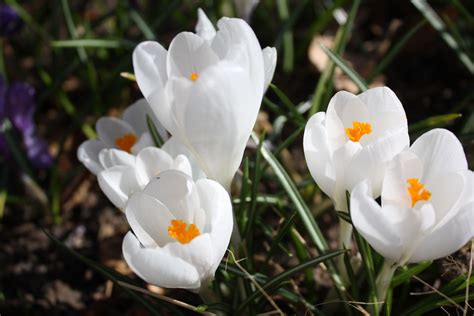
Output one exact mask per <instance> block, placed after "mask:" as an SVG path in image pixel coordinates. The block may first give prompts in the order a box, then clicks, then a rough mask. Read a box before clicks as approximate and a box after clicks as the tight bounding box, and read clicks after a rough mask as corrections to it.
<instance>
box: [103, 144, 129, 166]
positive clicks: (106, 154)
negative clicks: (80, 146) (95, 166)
mask: <svg viewBox="0 0 474 316" xmlns="http://www.w3.org/2000/svg"><path fill="white" fill-rule="evenodd" d="M99 161H100V163H101V164H102V166H103V168H105V169H107V168H111V167H113V166H134V165H135V156H133V155H131V154H129V153H127V152H126V151H123V150H120V149H115V148H104V149H102V150H101V151H100V153H99Z"/></svg>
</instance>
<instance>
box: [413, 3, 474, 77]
mask: <svg viewBox="0 0 474 316" xmlns="http://www.w3.org/2000/svg"><path fill="white" fill-rule="evenodd" d="M411 3H412V4H413V5H414V6H415V7H416V8H417V9H418V10H419V11H420V12H421V14H423V16H424V17H425V19H426V20H428V22H429V23H430V24H431V26H432V27H433V28H434V29H435V30H436V31H438V33H439V34H440V35H441V38H442V39H443V40H444V41H445V42H446V44H447V45H448V46H449V47H450V48H451V49H452V50H454V51H455V52H456V54H457V56H458V58H459V60H460V61H461V62H462V63H463V64H464V66H466V68H467V70H468V71H469V72H470V73H471V74H474V64H473V63H472V60H471V59H470V58H469V56H468V55H467V54H466V53H465V52H464V51H462V50H461V46H460V45H459V43H458V42H457V41H456V39H455V38H454V37H453V35H451V34H450V33H449V32H448V31H447V29H446V24H445V23H444V22H443V20H442V19H441V18H440V17H439V15H438V14H437V13H436V11H435V10H434V9H433V8H432V7H431V6H430V5H429V3H428V2H427V1H426V0H411Z"/></svg>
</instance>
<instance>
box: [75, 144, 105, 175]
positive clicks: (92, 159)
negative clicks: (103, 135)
mask: <svg viewBox="0 0 474 316" xmlns="http://www.w3.org/2000/svg"><path fill="white" fill-rule="evenodd" d="M104 148H105V144H104V143H103V142H102V141H101V140H99V139H94V140H86V141H85V142H83V143H82V144H81V145H80V146H79V148H78V149H77V159H78V160H79V161H80V162H82V163H83V164H84V166H85V167H86V168H87V169H88V170H89V171H90V172H92V173H93V174H97V173H98V172H100V171H101V170H103V169H104V168H103V167H102V165H101V164H100V161H99V153H100V151H101V150H102V149H104Z"/></svg>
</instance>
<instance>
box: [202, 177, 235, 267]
mask: <svg viewBox="0 0 474 316" xmlns="http://www.w3.org/2000/svg"><path fill="white" fill-rule="evenodd" d="M196 187H197V190H198V192H199V198H200V201H201V208H202V209H204V210H205V211H206V228H205V231H210V237H211V241H212V244H213V247H214V252H215V261H214V264H213V268H212V269H213V271H215V270H216V269H217V266H218V265H219V263H220V261H221V260H222V258H223V257H224V255H225V252H226V250H227V247H228V245H229V241H230V237H231V234H232V229H233V217H232V203H231V201H230V198H229V194H228V193H227V191H226V190H225V189H224V188H223V187H222V186H221V185H219V184H218V183H217V182H215V181H212V180H209V179H202V180H199V181H197V182H196Z"/></svg>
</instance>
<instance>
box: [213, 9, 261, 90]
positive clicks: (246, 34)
mask: <svg viewBox="0 0 474 316" xmlns="http://www.w3.org/2000/svg"><path fill="white" fill-rule="evenodd" d="M217 27H218V28H219V31H218V32H217V34H216V36H215V37H214V40H213V41H212V45H211V46H212V49H213V50H214V51H215V52H216V54H217V56H218V57H219V58H220V59H221V60H222V59H226V58H227V55H228V54H229V53H230V52H231V48H232V47H233V45H235V44H240V45H243V46H244V47H245V51H246V55H247V56H248V59H249V66H248V69H247V71H248V73H249V74H250V76H249V77H250V80H251V81H252V84H251V86H252V87H253V88H254V91H255V93H256V94H257V96H258V98H261V97H262V95H263V91H264V90H265V87H264V78H265V77H264V65H263V56H262V48H261V47H260V44H259V43H258V40H257V37H256V36H255V33H254V32H253V30H252V28H251V27H250V26H249V25H248V24H247V23H246V22H245V21H243V20H241V19H233V18H227V17H223V18H221V19H220V20H219V21H218V22H217ZM242 91H244V90H242ZM245 91H251V90H245Z"/></svg>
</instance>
